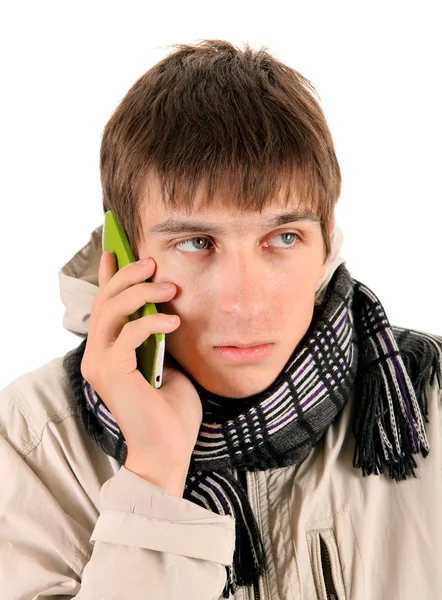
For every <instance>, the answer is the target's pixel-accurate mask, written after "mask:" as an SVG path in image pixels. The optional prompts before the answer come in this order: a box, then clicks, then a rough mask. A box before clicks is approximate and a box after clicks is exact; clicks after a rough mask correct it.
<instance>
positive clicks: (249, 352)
mask: <svg viewBox="0 0 442 600" xmlns="http://www.w3.org/2000/svg"><path fill="white" fill-rule="evenodd" d="M273 346H274V344H273V343H264V344H258V345H253V346H248V345H244V344H242V345H241V346H233V345H229V346H214V347H213V351H214V352H215V354H216V356H217V358H218V359H220V360H222V361H224V362H229V363H236V364H239V363H243V364H244V363H247V364H251V363H256V362H261V361H263V360H265V359H266V358H268V357H269V356H270V354H271V352H272V349H273Z"/></svg>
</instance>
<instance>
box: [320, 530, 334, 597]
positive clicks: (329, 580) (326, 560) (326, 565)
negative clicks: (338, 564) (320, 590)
mask: <svg viewBox="0 0 442 600" xmlns="http://www.w3.org/2000/svg"><path fill="white" fill-rule="evenodd" d="M319 543H320V548H321V565H322V575H323V577H324V584H325V591H326V595H327V600H338V594H337V592H336V587H335V582H334V581H333V574H332V567H331V560H330V555H329V553H328V549H327V546H326V543H325V542H324V540H323V539H322V537H320V538H319Z"/></svg>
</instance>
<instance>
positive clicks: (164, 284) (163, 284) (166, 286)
mask: <svg viewBox="0 0 442 600" xmlns="http://www.w3.org/2000/svg"><path fill="white" fill-rule="evenodd" d="M160 287H162V288H164V289H165V290H168V289H169V288H170V287H172V284H171V283H169V282H168V281H163V282H162V283H160Z"/></svg>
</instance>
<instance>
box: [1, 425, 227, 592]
mask: <svg viewBox="0 0 442 600" xmlns="http://www.w3.org/2000/svg"><path fill="white" fill-rule="evenodd" d="M1 429H2V430H3V433H5V430H4V424H2V427H1ZM61 476H62V475H61ZM0 481H1V482H2V492H1V494H0V590H2V591H1V597H2V598H4V599H5V600H25V599H26V600H44V599H45V598H49V597H50V598H51V599H52V598H54V599H57V598H58V599H64V598H78V600H99V599H100V600H113V599H115V600H116V599H118V600H122V599H127V598H130V599H131V600H138V599H139V600H150V599H153V598H155V600H166V599H167V600H172V599H177V600H178V599H183V600H184V599H186V600H188V599H189V598H192V600H218V598H219V597H220V596H221V594H222V590H223V588H224V585H225V580H226V569H225V566H226V565H229V564H231V563H232V560H233V551H234V543H235V522H234V519H233V518H232V517H231V516H229V515H218V514H216V513H213V512H212V511H210V510H206V509H205V508H202V507H201V506H198V505H197V504H195V503H193V502H190V501H188V500H185V499H183V498H178V497H177V496H173V495H170V494H169V493H168V492H166V491H165V490H163V489H161V488H159V487H157V486H155V485H154V484H152V483H150V482H148V481H146V480H144V479H142V478H141V477H139V476H138V475H136V474H134V473H132V472H131V471H129V470H128V469H126V468H125V467H121V469H120V470H119V471H118V472H117V473H116V474H115V475H114V476H113V477H111V478H110V479H108V480H107V481H106V482H105V483H104V484H103V485H102V486H101V492H100V504H101V506H100V513H99V516H98V519H97V521H96V523H95V528H94V530H93V533H92V536H91V537H90V539H88V538H89V534H88V532H87V531H86V530H85V529H84V528H83V527H82V526H81V525H80V524H79V523H77V522H76V521H75V520H74V519H73V518H72V516H70V515H69V514H67V513H66V512H65V511H64V510H63V509H62V508H61V506H60V504H59V503H58V502H57V501H56V500H55V498H54V496H53V495H52V494H51V492H50V490H49V489H48V488H47V487H46V486H45V485H44V484H43V482H42V481H41V480H40V479H39V478H38V477H37V475H36V473H35V472H34V471H33V470H32V469H31V468H30V466H29V465H28V464H27V462H26V460H25V459H24V458H23V457H22V456H21V455H20V454H19V453H18V452H17V451H16V449H14V447H13V445H11V444H10V443H9V441H8V436H7V434H6V435H0Z"/></svg>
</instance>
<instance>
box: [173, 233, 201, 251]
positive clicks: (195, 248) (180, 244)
mask: <svg viewBox="0 0 442 600" xmlns="http://www.w3.org/2000/svg"><path fill="white" fill-rule="evenodd" d="M195 241H196V242H198V243H196V244H195V243H194V242H195ZM208 241H209V240H208V239H207V238H205V237H200V236H198V237H193V238H189V239H187V240H182V241H181V242H178V243H177V244H175V246H174V248H180V249H181V250H182V249H183V248H186V244H189V243H190V245H189V246H187V248H186V249H185V252H197V251H198V250H206V248H205V247H203V246H204V242H208ZM201 242H202V244H201Z"/></svg>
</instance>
